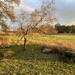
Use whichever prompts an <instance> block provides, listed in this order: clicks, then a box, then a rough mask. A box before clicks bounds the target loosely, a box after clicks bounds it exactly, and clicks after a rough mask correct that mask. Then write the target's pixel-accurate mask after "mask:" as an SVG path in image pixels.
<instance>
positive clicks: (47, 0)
mask: <svg viewBox="0 0 75 75" xmlns="http://www.w3.org/2000/svg"><path fill="white" fill-rule="evenodd" d="M53 5H54V0H42V5H41V7H40V8H39V9H35V11H33V12H31V13H29V12H27V11H24V10H21V13H20V14H19V16H20V17H18V18H17V21H18V23H19V26H20V28H21V29H22V31H23V37H22V38H21V39H20V40H19V41H18V42H20V41H21V40H22V39H23V38H24V47H23V50H26V35H27V34H28V33H30V31H31V30H33V29H34V28H35V27H37V26H38V25H40V24H43V23H44V24H45V23H52V22H53V21H54V20H55V19H56V18H55V9H54V6H53Z"/></svg>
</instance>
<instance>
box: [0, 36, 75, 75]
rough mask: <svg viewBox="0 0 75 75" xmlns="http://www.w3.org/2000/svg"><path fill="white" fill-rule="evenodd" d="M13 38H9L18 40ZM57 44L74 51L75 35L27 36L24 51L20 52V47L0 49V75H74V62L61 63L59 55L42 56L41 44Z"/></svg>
mask: <svg viewBox="0 0 75 75" xmlns="http://www.w3.org/2000/svg"><path fill="white" fill-rule="evenodd" d="M14 37H15V36H13V37H11V36H9V38H12V39H13V40H14V39H15V40H16V39H17V40H18V37H16V38H14ZM51 43H52V45H51ZM57 43H59V44H60V43H61V44H62V45H64V44H67V45H65V46H66V47H67V46H68V47H69V45H71V48H72V49H75V45H74V44H75V35H64V36H63V35H51V36H38V37H37V36H32V37H29V36H27V47H26V48H27V49H26V51H21V50H22V47H23V46H22V45H18V46H16V45H15V46H14V45H13V46H11V47H7V48H2V47H1V48H0V51H1V52H3V53H4V55H5V56H4V59H3V60H1V61H0V75H75V63H74V62H73V63H66V62H63V61H62V60H61V59H59V55H57V54H44V53H42V51H41V49H40V45H41V44H48V45H51V46H55V45H56V44H57ZM59 44H57V45H59ZM60 48H61V47H60Z"/></svg>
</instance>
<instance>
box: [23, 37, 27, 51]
mask: <svg viewBox="0 0 75 75" xmlns="http://www.w3.org/2000/svg"><path fill="white" fill-rule="evenodd" d="M26 42H27V40H26V37H25V36H24V44H23V51H25V50H26Z"/></svg>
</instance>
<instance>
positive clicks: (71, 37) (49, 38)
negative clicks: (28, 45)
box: [27, 35, 75, 43]
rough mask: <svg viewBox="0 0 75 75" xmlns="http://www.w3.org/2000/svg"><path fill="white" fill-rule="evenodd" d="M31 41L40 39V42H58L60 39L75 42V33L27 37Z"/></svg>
mask: <svg viewBox="0 0 75 75" xmlns="http://www.w3.org/2000/svg"><path fill="white" fill-rule="evenodd" d="M27 39H28V40H29V41H34V40H36V41H38V42H39V41H40V42H49V41H52V42H58V41H68V42H73V43H75V35H51V36H44V37H42V36H39V37H37V36H32V37H27Z"/></svg>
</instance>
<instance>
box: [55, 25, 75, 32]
mask: <svg viewBox="0 0 75 75" xmlns="http://www.w3.org/2000/svg"><path fill="white" fill-rule="evenodd" d="M55 29H56V30H57V31H58V33H75V25H68V26H66V25H60V24H56V25H55Z"/></svg>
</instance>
